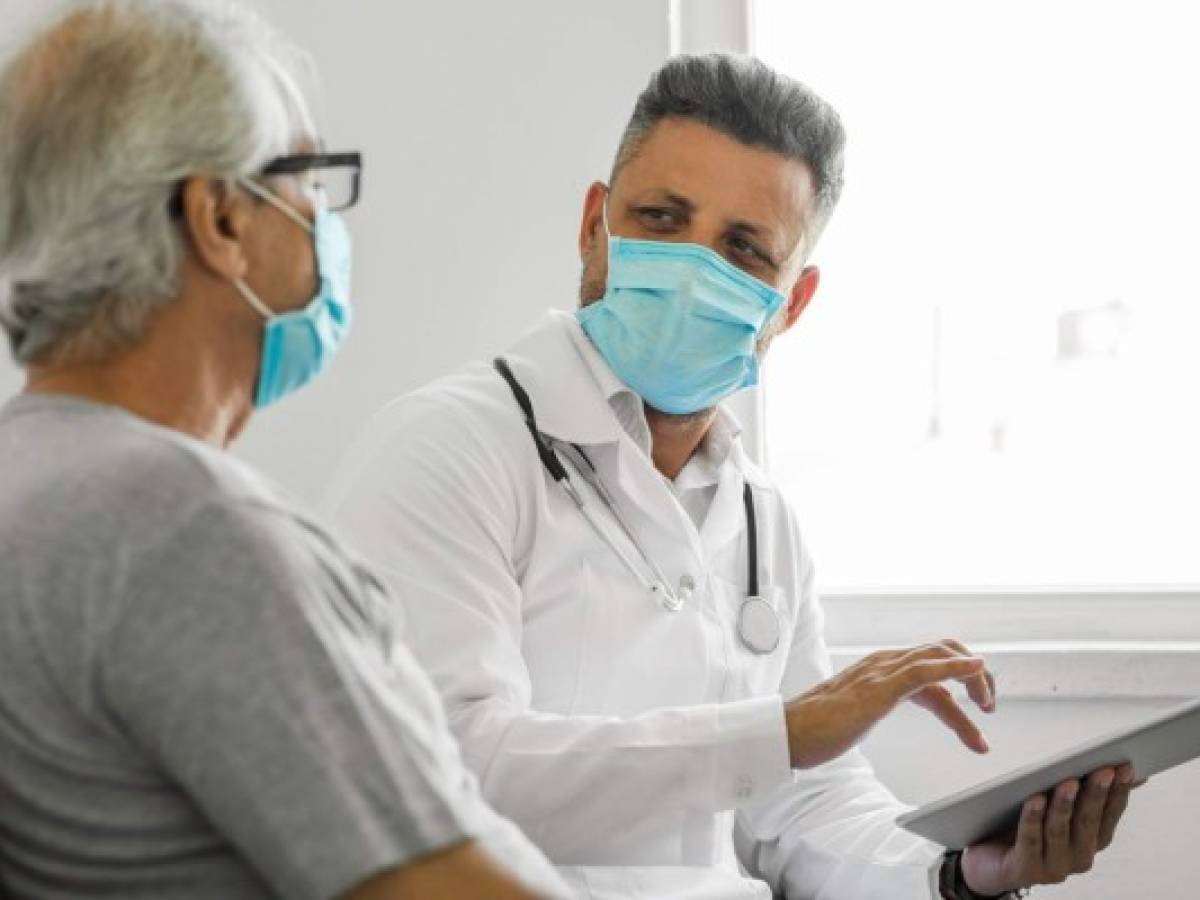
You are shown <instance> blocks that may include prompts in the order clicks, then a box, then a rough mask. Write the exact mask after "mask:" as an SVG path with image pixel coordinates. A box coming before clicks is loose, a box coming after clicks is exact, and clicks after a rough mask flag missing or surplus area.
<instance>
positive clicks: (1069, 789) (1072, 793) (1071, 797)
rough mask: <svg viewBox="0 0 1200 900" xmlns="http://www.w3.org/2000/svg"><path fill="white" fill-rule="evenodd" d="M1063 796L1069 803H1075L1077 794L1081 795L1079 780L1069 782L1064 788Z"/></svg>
mask: <svg viewBox="0 0 1200 900" xmlns="http://www.w3.org/2000/svg"><path fill="white" fill-rule="evenodd" d="M1062 796H1063V799H1064V800H1066V801H1067V802H1068V803H1074V802H1075V798H1076V797H1077V796H1079V782H1077V781H1072V782H1071V783H1070V784H1068V785H1067V786H1066V787H1065V788H1064V789H1063V793H1062Z"/></svg>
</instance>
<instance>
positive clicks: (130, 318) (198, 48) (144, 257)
mask: <svg viewBox="0 0 1200 900" xmlns="http://www.w3.org/2000/svg"><path fill="white" fill-rule="evenodd" d="M299 63H300V57H299V55H298V54H297V53H296V52H295V51H294V50H293V49H292V48H291V47H290V46H288V45H286V44H285V43H283V42H282V41H281V40H280V39H279V38H278V37H277V36H276V35H275V34H274V33H273V32H272V31H271V30H270V29H269V28H268V27H267V26H266V25H265V24H264V23H263V22H262V21H261V20H259V19H258V17H257V16H255V15H254V14H252V13H250V12H249V11H247V10H246V9H244V8H243V7H242V6H240V5H236V4H234V3H229V2H217V0H213V2H200V0H159V2H153V0H107V2H90V3H87V4H84V5H83V6H82V7H76V8H74V9H73V10H72V11H71V12H69V13H67V14H66V15H64V16H62V17H61V18H59V19H57V20H56V21H54V22H52V23H50V24H49V25H48V26H47V27H45V28H44V30H42V31H41V33H39V34H37V35H36V36H35V37H33V38H32V39H31V40H30V41H29V42H27V43H26V44H25V45H24V46H23V47H22V48H20V49H19V50H18V52H17V53H16V54H15V55H14V56H13V57H11V58H10V59H9V60H8V61H7V62H6V63H5V65H4V67H3V69H2V70H0V325H2V326H3V328H4V330H5V333H6V334H7V336H8V339H9V342H10V345H11V349H12V352H13V355H14V357H15V359H16V360H17V362H18V363H19V364H22V365H33V364H44V363H67V362H74V361H95V360H101V359H104V358H106V357H108V356H111V355H113V354H117V353H119V352H120V351H121V350H122V349H123V348H126V347H128V346H130V345H132V344H136V343H137V341H138V340H139V339H140V338H141V336H142V335H143V333H144V331H145V329H146V327H147V323H148V322H149V321H150V319H151V318H152V317H153V315H154V314H155V312H156V311H157V310H160V309H161V308H163V307H164V306H166V305H168V304H170V303H171V302H172V301H173V300H174V299H175V298H176V297H177V295H178V293H179V290H180V281H181V278H182V277H183V270H184V268H185V262H186V260H187V258H188V256H189V254H191V253H193V251H194V249H195V246H194V245H195V240H194V239H193V234H192V233H191V230H192V229H191V226H192V224H193V223H192V222H191V221H190V219H189V217H187V216H184V215H183V214H182V211H181V208H180V192H181V185H183V184H184V183H185V182H186V181H187V180H188V179H189V178H191V179H194V178H195V176H203V177H204V178H205V179H206V181H207V182H208V186H207V190H208V191H209V192H210V193H212V194H213V196H214V199H213V209H214V216H220V215H222V214H224V213H229V212H230V211H231V210H233V209H234V208H233V206H232V205H231V204H234V203H236V204H243V205H246V207H247V208H250V207H252V206H254V205H261V203H260V201H258V200H257V198H252V197H248V196H245V195H244V192H242V193H240V194H239V196H238V197H237V198H236V200H235V199H234V198H232V194H233V193H235V191H234V180H235V179H236V178H238V177H244V176H249V175H252V174H254V173H256V172H257V171H258V169H259V168H261V167H262V165H263V164H264V163H266V162H267V161H268V160H270V159H272V158H274V157H276V156H278V155H281V154H284V153H287V152H289V151H290V150H292V149H295V148H296V147H298V146H304V145H305V144H307V143H311V142H312V141H313V140H314V129H313V126H312V122H311V118H310V115H309V112H308V110H307V108H306V105H305V102H304V99H303V97H302V94H301V92H300V91H299V90H298V88H297V73H298V72H299V71H300V70H301V67H300V65H299ZM225 194H228V195H230V196H224V195H225ZM222 204H225V206H222ZM247 215H249V213H247ZM264 221H265V220H264ZM214 222H215V223H216V224H215V225H214V228H216V229H217V230H218V231H219V230H220V229H221V228H226V229H227V230H228V229H229V228H232V227H234V225H236V221H235V219H234V218H228V217H227V219H225V220H220V221H218V220H217V219H214ZM229 223H233V224H229ZM265 227H268V226H264V228H265ZM269 227H271V228H282V227H283V226H282V225H280V224H279V223H274V224H270V225H269ZM261 230H262V229H260V231H261ZM281 239H282V238H281ZM289 239H290V238H289ZM260 243H262V244H269V243H270V241H269V240H267V239H264V240H261V241H260Z"/></svg>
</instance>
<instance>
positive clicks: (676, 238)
mask: <svg viewBox="0 0 1200 900" xmlns="http://www.w3.org/2000/svg"><path fill="white" fill-rule="evenodd" d="M605 202H607V204H608V224H609V228H610V229H611V231H612V233H613V234H614V235H617V236H620V237H630V238H638V239H641V240H652V241H673V242H679V243H691V244H701V245H703V246H705V247H708V248H710V249H712V250H714V251H716V252H717V253H719V254H720V255H721V256H723V257H724V258H725V259H727V260H728V261H729V262H730V263H732V264H733V265H735V266H737V267H738V268H739V269H742V270H743V271H745V272H747V273H748V274H750V275H753V276H754V277H755V278H757V279H759V280H760V281H763V282H766V283H767V284H769V285H771V286H772V287H773V288H775V289H776V290H778V291H779V292H780V293H782V294H784V295H785V296H786V297H788V303H787V306H786V307H784V309H783V310H782V311H781V312H780V314H779V318H778V319H777V321H776V322H775V323H772V326H771V327H769V328H768V333H767V334H765V335H764V338H763V346H762V349H763V350H765V345H766V343H768V342H769V341H770V339H771V338H772V337H774V336H775V335H776V334H779V333H780V332H782V331H785V330H787V329H788V328H790V327H791V326H792V325H793V324H794V323H795V321H796V320H797V319H798V318H799V316H800V313H801V312H803V310H804V307H805V306H806V305H807V304H808V302H809V300H811V299H812V295H813V293H814V292H815V291H816V287H817V282H818V279H819V273H818V271H817V269H816V268H815V267H812V266H807V267H806V266H805V265H804V259H805V255H806V253H807V250H808V244H809V241H808V240H807V235H808V234H809V231H810V229H809V223H810V222H811V221H812V218H813V215H814V214H815V211H816V203H815V196H814V190H813V179H812V174H811V173H810V172H809V169H808V167H807V166H806V165H805V164H804V163H803V162H800V161H799V160H795V159H790V158H788V157H785V156H782V155H780V154H778V153H775V152H773V151H770V150H764V149H762V148H759V147H748V146H746V145H745V144H743V143H741V142H740V141H738V140H737V139H735V138H732V137H729V136H728V135H726V134H724V133H722V132H720V131H717V130H715V129H713V128H709V127H708V126H707V125H704V124H701V123H699V122H695V121H692V120H690V119H683V118H667V119H664V120H663V121H661V122H660V123H659V124H658V125H656V126H655V127H654V128H653V130H652V131H651V132H650V133H649V135H647V136H646V138H645V139H644V141H643V143H642V145H641V147H640V148H639V150H638V151H637V153H636V154H635V155H634V156H633V158H632V159H630V160H629V161H628V162H626V164H625V165H624V166H623V167H622V168H621V169H620V170H619V171H618V172H617V174H616V176H615V178H614V180H613V184H612V185H611V187H610V188H606V187H605V186H604V185H603V184H601V183H599V182H596V183H595V184H593V185H592V186H591V187H590V188H589V189H588V193H587V198H586V200H585V203H584V210H583V222H582V225H581V229H580V235H579V249H580V254H581V256H582V258H583V279H582V286H581V288H580V302H581V305H583V306H587V305H588V304H591V303H594V302H596V301H597V300H599V299H600V298H601V297H603V296H604V290H605V283H606V280H607V276H608V244H607V235H606V234H605V231H604V223H603V208H604V204H605Z"/></svg>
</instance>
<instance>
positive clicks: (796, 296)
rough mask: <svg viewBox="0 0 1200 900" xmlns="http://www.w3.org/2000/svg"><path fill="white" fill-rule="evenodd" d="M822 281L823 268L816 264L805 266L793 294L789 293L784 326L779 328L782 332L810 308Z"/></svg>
mask: <svg viewBox="0 0 1200 900" xmlns="http://www.w3.org/2000/svg"><path fill="white" fill-rule="evenodd" d="M820 283H821V270H820V269H818V268H817V267H816V266H805V267H804V269H803V270H802V271H801V272H800V277H799V278H798V279H796V283H795V285H793V286H792V292H791V294H790V295H788V300H787V312H786V313H785V314H784V317H783V327H782V328H780V329H779V332H780V333H781V334H782V333H783V332H785V331H787V330H788V329H789V328H791V327H792V326H793V325H795V324H796V322H797V320H798V319H799V318H800V314H801V313H802V312H804V310H805V309H807V308H808V304H809V303H810V302H811V301H812V298H813V295H814V294H816V292H817V286H818V285H819V284H820Z"/></svg>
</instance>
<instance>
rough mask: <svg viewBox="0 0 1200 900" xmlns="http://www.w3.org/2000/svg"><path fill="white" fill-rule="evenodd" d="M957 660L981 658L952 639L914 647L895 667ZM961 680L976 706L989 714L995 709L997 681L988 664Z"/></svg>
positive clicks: (898, 660) (903, 655) (896, 662)
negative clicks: (930, 661) (929, 661)
mask: <svg viewBox="0 0 1200 900" xmlns="http://www.w3.org/2000/svg"><path fill="white" fill-rule="evenodd" d="M957 658H961V659H978V658H979V657H976V656H973V655H972V654H971V652H970V651H969V650H968V649H967V648H966V647H965V646H963V644H962V643H961V642H959V641H956V640H954V639H952V638H950V639H947V640H944V641H942V642H941V643H938V644H926V645H924V646H921V647H914V648H912V649H911V650H909V651H907V652H905V653H903V654H902V655H901V656H900V657H899V658H898V659H896V660H895V662H894V665H895V666H896V667H897V668H900V667H904V666H907V665H910V664H912V663H914V662H924V661H926V660H931V659H957ZM959 680H960V681H962V683H963V685H964V686H965V687H966V689H967V695H968V696H969V697H970V698H971V699H972V700H973V701H974V702H975V705H976V706H978V707H979V708H980V709H983V710H986V711H987V712H991V711H992V710H993V709H995V697H996V692H995V685H996V681H995V678H994V677H993V676H992V673H991V672H989V671H988V670H987V667H986V664H985V665H983V666H982V667H981V669H980V671H979V672H978V673H974V674H972V675H971V676H970V677H968V678H963V679H959Z"/></svg>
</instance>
